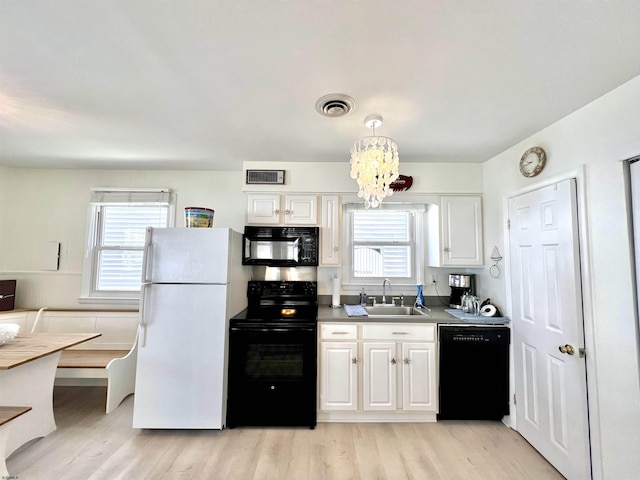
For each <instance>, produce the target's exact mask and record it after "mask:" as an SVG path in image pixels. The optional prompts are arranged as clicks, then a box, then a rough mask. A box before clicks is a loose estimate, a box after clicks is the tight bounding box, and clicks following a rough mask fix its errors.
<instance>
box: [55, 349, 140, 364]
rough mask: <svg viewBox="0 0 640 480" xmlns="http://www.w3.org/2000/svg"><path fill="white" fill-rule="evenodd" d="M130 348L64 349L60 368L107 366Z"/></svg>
mask: <svg viewBox="0 0 640 480" xmlns="http://www.w3.org/2000/svg"><path fill="white" fill-rule="evenodd" d="M127 353H129V350H63V351H62V354H61V355H60V360H59V361H58V368H106V367H107V364H108V363H109V362H110V361H111V360H113V359H114V358H122V357H124V356H125V355H126V354H127Z"/></svg>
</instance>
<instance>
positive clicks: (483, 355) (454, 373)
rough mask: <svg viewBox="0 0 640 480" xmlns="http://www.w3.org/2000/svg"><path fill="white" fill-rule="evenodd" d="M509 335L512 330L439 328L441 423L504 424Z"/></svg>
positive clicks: (507, 404)
mask: <svg viewBox="0 0 640 480" xmlns="http://www.w3.org/2000/svg"><path fill="white" fill-rule="evenodd" d="M509 333H510V331H509V328H508V327H494V326H477V327H476V326H449V325H441V326H440V327H439V330H438V337H439V341H440V358H439V364H440V388H439V399H438V400H439V402H438V404H439V413H438V417H437V418H438V420H500V419H501V418H502V417H503V416H504V415H508V414H509V339H510V335H509Z"/></svg>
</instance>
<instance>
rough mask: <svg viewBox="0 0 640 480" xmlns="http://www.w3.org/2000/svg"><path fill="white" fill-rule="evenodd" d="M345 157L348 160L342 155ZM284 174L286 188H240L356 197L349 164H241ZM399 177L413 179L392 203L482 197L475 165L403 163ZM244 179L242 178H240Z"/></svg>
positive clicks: (478, 171)
mask: <svg viewBox="0 0 640 480" xmlns="http://www.w3.org/2000/svg"><path fill="white" fill-rule="evenodd" d="M345 157H347V156H346V155H345ZM263 169H268V170H285V185H278V186H274V185H243V190H244V191H245V192H263V191H278V192H283V193H287V192H297V193H300V192H326V193H329V192H334V193H353V194H355V193H358V186H357V183H356V181H355V180H353V179H352V178H351V177H350V176H349V172H350V169H351V165H350V164H349V161H348V160H346V161H344V162H339V163H329V162H315V163H306V162H305V163H302V162H268V163H265V162H244V163H243V170H244V171H246V170H263ZM400 173H401V174H402V175H406V176H409V177H413V185H412V186H411V189H410V190H409V191H407V192H398V193H394V194H393V197H392V198H393V199H396V197H397V198H400V197H402V196H403V195H414V194H417V193H427V194H430V193H482V190H483V188H482V165H480V164H477V163H402V152H400ZM243 175H244V174H243Z"/></svg>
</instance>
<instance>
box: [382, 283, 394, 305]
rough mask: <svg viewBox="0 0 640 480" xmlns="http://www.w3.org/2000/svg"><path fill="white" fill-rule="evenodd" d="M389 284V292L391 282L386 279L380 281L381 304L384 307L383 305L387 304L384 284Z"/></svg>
mask: <svg viewBox="0 0 640 480" xmlns="http://www.w3.org/2000/svg"><path fill="white" fill-rule="evenodd" d="M387 283H388V284H389V290H391V280H389V279H388V278H385V279H384V280H383V281H382V304H383V305H384V304H385V303H387V299H386V297H385V292H386V291H385V284H387ZM391 303H393V300H392V301H391Z"/></svg>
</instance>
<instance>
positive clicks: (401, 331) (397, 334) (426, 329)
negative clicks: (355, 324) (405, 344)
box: [362, 324, 436, 342]
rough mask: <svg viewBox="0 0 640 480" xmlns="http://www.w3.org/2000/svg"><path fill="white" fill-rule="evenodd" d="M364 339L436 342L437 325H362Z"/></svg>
mask: <svg viewBox="0 0 640 480" xmlns="http://www.w3.org/2000/svg"><path fill="white" fill-rule="evenodd" d="M362 339H363V340H400V341H404V340H410V341H413V340H423V341H427V342H435V340H436V326H435V325H408V324H375V325H369V324H367V325H363V326H362Z"/></svg>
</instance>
